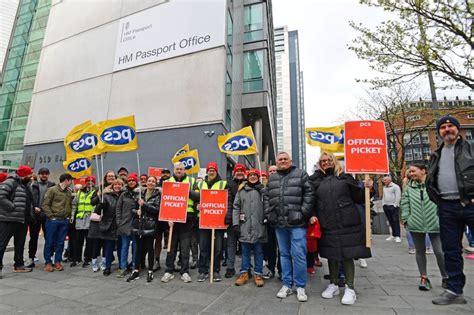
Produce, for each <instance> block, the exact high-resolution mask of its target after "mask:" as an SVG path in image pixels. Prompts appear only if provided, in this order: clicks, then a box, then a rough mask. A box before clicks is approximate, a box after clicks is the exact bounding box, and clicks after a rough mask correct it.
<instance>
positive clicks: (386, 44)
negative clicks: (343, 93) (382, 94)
mask: <svg viewBox="0 0 474 315" xmlns="http://www.w3.org/2000/svg"><path fill="white" fill-rule="evenodd" d="M360 3H362V4H365V5H367V6H370V7H378V8H382V9H384V10H385V11H389V12H392V13H394V14H396V17H397V18H396V19H393V20H388V21H385V22H382V23H381V24H380V25H379V26H377V27H376V28H375V30H371V29H369V28H367V27H365V26H364V25H363V24H362V23H355V22H353V21H351V22H350V23H349V24H350V26H351V27H352V28H353V29H355V30H356V31H357V32H358V33H359V36H358V37H357V38H355V39H354V40H353V43H352V45H349V49H350V50H353V51H354V52H355V53H356V55H357V57H358V58H360V59H364V60H367V61H368V62H369V65H370V67H371V68H372V69H374V70H376V71H378V72H380V73H382V74H385V75H386V76H384V77H381V78H380V77H377V78H375V79H363V80H360V79H359V81H364V82H370V83H372V84H373V85H374V86H375V87H381V86H388V85H391V84H394V83H399V82H407V81H411V80H413V79H415V78H416V77H419V76H420V75H422V74H426V73H428V72H429V71H433V72H434V73H435V74H437V75H438V76H440V77H441V79H442V80H443V81H444V82H445V83H444V86H443V87H444V88H447V87H469V88H470V89H473V90H474V79H473V77H472V71H473V65H474V61H473V50H474V39H473V33H474V2H472V0H436V1H431V0H360Z"/></svg>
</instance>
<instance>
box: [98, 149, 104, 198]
mask: <svg viewBox="0 0 474 315" xmlns="http://www.w3.org/2000/svg"><path fill="white" fill-rule="evenodd" d="M100 170H101V172H102V177H101V178H99V179H102V181H101V182H102V188H101V193H100V201H102V202H103V201H104V189H105V183H104V180H105V178H104V155H103V154H102V153H100Z"/></svg>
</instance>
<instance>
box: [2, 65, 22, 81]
mask: <svg viewBox="0 0 474 315" xmlns="http://www.w3.org/2000/svg"><path fill="white" fill-rule="evenodd" d="M19 75H20V70H18V69H17V68H13V69H11V70H8V71H5V74H4V76H3V81H5V82H8V81H16V80H17V79H18V76H19Z"/></svg>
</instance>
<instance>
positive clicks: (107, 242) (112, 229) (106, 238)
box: [94, 179, 123, 276]
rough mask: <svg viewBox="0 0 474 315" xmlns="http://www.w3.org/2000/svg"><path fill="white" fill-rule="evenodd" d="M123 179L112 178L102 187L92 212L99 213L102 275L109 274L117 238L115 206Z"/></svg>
mask: <svg viewBox="0 0 474 315" xmlns="http://www.w3.org/2000/svg"><path fill="white" fill-rule="evenodd" d="M122 188H123V181H122V180H121V179H116V180H114V181H113V182H112V183H111V185H110V186H107V187H105V188H104V197H103V198H104V199H103V200H102V201H101V202H100V203H99V204H98V205H97V206H96V208H95V210H94V212H95V213H97V214H99V215H101V216H102V217H101V220H100V222H99V223H98V232H99V235H98V238H100V239H102V240H103V244H104V252H105V270H104V276H109V275H110V273H111V271H110V268H111V266H112V257H113V253H114V248H115V241H116V240H117V220H116V219H115V215H116V211H115V209H116V206H117V200H118V199H119V197H120V194H121V193H122Z"/></svg>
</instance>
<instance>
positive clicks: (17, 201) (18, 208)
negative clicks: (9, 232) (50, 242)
mask: <svg viewBox="0 0 474 315" xmlns="http://www.w3.org/2000/svg"><path fill="white" fill-rule="evenodd" d="M34 217H35V216H34V210H33V196H32V194H31V191H30V190H29V188H28V187H27V186H26V185H24V184H23V182H22V180H21V178H20V177H18V176H17V175H10V176H9V177H8V178H7V179H6V180H5V181H4V182H3V183H1V184H0V221H3V222H19V223H25V222H32V221H34Z"/></svg>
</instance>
